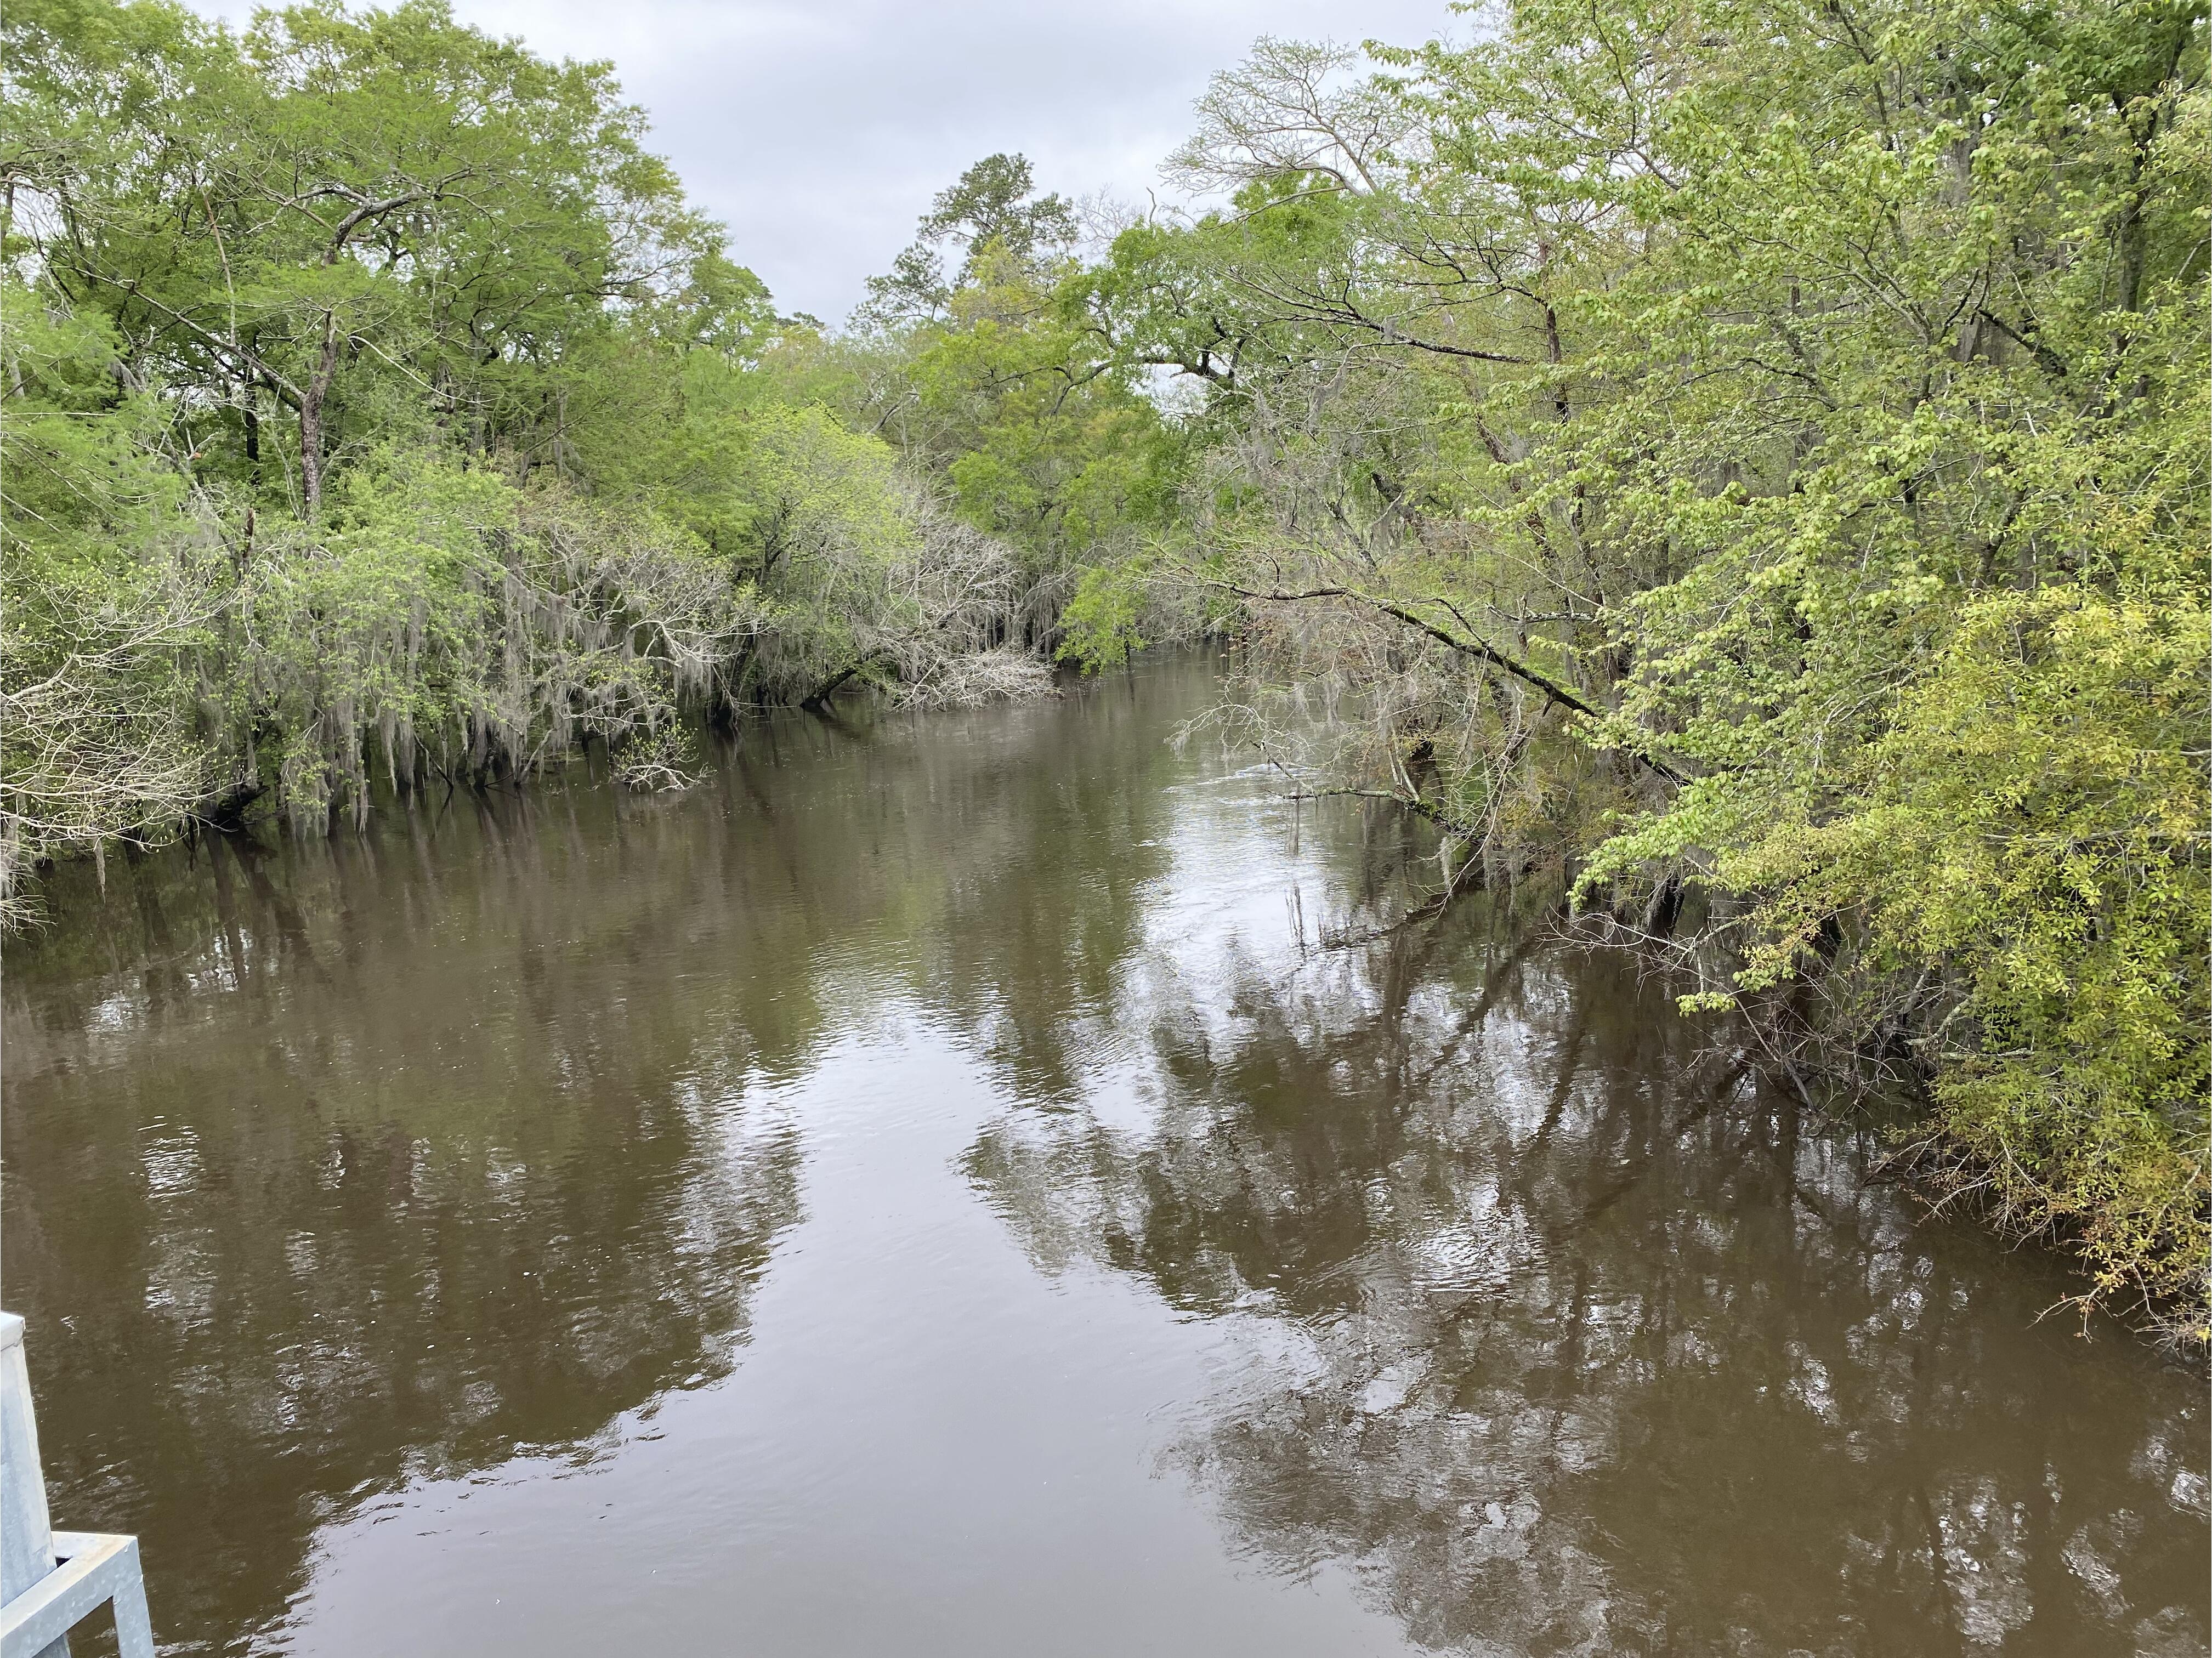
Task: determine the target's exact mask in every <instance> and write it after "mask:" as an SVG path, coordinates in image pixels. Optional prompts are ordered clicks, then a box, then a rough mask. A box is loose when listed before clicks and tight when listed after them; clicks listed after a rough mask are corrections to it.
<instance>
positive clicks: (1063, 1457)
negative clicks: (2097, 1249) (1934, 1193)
mask: <svg viewBox="0 0 2212 1658" xmlns="http://www.w3.org/2000/svg"><path fill="white" fill-rule="evenodd" d="M1212 688H1213V677H1212V668H1211V667H1210V666H1209V665H1207V664H1206V663H1204V662H1202V661H1195V660H1185V661H1181V662H1172V661H1170V662H1166V663H1162V664H1158V665H1153V666H1152V667H1151V668H1149V669H1147V670H1146V671H1143V672H1140V673H1139V674H1137V675H1134V676H1133V677H1127V678H1115V679H1110V680H1109V681H1106V682H1104V683H1098V684H1094V685H1091V686H1088V687H1085V688H1080V689H1078V690H1076V691H1075V692H1073V694H1072V695H1069V696H1067V697H1066V698H1065V699H1063V700H1062V701H1058V702H1055V703H1051V704H1045V705H1038V706H1030V707H1024V708H996V709H990V710H986V711H982V712H980V713H976V714H962V715H946V716H935V717H929V718H922V719H906V718H896V717H884V718H878V719H874V720H849V721H843V720H841V721H822V720H805V719H791V720H775V721H770V722H765V723H763V724H761V725H758V726H751V727H749V728H748V729H747V730H746V731H745V732H744V734H743V736H742V737H741V738H740V739H739V741H738V743H737V744H735V745H734V746H733V747H732V748H731V749H730V750H727V751H726V753H724V754H723V755H722V756H721V764H720V769H719V771H718V772H717V773H716V774H714V776H713V777H712V778H711V779H710V780H708V782H707V783H706V784H705V785H704V786H702V787H701V788H699V789H697V790H696V791H694V792H692V793H690V794H687V795H684V796H681V797H660V798H655V799H632V798H628V797H623V796H620V795H618V794H617V793H614V792H611V791H609V790H606V789H603V788H599V787H596V786H590V785H588V784H586V783H579V784H578V786H574V787H567V788H558V789H548V790H542V791H538V792H536V793H529V794H525V795H520V796H511V795H510V796H495V797H489V798H476V797H471V796H469V795H467V794H465V793H463V794H459V795H456V796H454V797H452V798H451V799H447V800H445V801H443V802H438V801H433V802H430V803H429V809H428V810H425V811H422V812H419V813H417V814H416V815H414V816H412V817H410V816H408V815H406V814H404V813H397V814H390V815H387V817H386V819H385V820H383V821H381V822H380V823H379V825H378V826H377V827H376V828H375V829H374V830H373V831H372V832H371V833H370V834H368V835H366V836H364V837H362V838H358V839H356V838H342V839H340V840H338V841H334V842H332V843H331V845H329V846H327V847H325V846H322V845H316V846H313V847H291V846H275V847H268V848H265V849H263V848H256V847H252V846H251V845H238V844H232V843H217V844H216V845H212V846H208V847H202V848H200V850H199V852H198V853H197V856H194V857H187V856H186V855H185V854H184V853H174V854H165V855H163V856H161V857H158V858H155V859H147V860H145V861H143V863H140V864H138V865H135V866H134V865H123V864H120V863H118V864H117V865H115V866H114V867H113V868H112V870H111V878H110V890H109V892H108V894H107V896H106V900H105V902H100V901H98V899H97V898H96V896H95V895H94V894H93V893H91V892H90V891H89V890H86V885H85V884H86V881H87V879H88V877H87V876H86V874H85V872H68V873H67V874H66V875H65V877H64V879H63V880H62V881H60V882H59V883H58V886H57V889H56V891H55V895H54V904H55V912H56V913H55V924H54V926H52V929H51V930H50V932H48V933H47V934H46V937H45V938H43V939H41V940H40V941H39V942H38V943H36V944H33V945H28V946H18V947H16V948H15V949H14V950H11V952H10V956H9V975H8V983H7V987H6V1000H5V1020H6V1025H5V1039H6V1044H7V1047H6V1059H7V1066H6V1078H5V1081H6V1091H5V1126H4V1142H0V1149H4V1152H5V1157H6V1181H5V1187H4V1191H0V1222H4V1253H3V1254H0V1262H3V1263H4V1271H5V1285H4V1290H5V1295H6V1297H7V1301H8V1304H9V1306H10V1307H11V1308H12V1309H16V1310H20V1311H21V1312H23V1313H25V1314H27V1315H28V1316H29V1319H30V1321H31V1324H30V1337H29V1340H30V1354H31V1361H32V1370H33V1382H34V1386H35V1388H36V1392H37V1396H38V1404H39V1410H40V1434H41V1438H42V1441H43V1444H44V1448H45V1453H46V1463H47V1469H48V1473H49V1479H50V1482H51V1485H52V1492H53V1506H54V1510H55V1513H56V1515H57V1519H58V1522H59V1523H63V1524H65V1525H69V1526H73V1527H80V1528H97V1529H112V1530H129V1531H135V1532H137V1533H140V1534H141V1536H142V1538H143V1544H144V1549H145V1558H146V1563H147V1571H148V1580H149V1591H150V1594H151V1597H152V1601H153V1606H154V1612H155V1624H156V1627H157V1630H158V1631H160V1632H161V1635H162V1636H163V1637H164V1639H165V1641H166V1642H167V1643H169V1649H170V1650H173V1651H178V1652H196V1653H197V1652H204V1653H217V1652H220V1653H256V1654H261V1653H269V1654H273V1653H297V1654H303V1655H305V1654H315V1655H334V1658H337V1655H343V1658H358V1655H370V1654H397V1653H408V1654H413V1653H457V1654H484V1655H501V1654H516V1655H521V1654H532V1655H568V1654H574V1655H585V1654H591V1655H598V1654H603V1653H606V1652H610V1651H621V1652H633V1651H634V1652H671V1653H676V1652H682V1653H695V1652H696V1653H732V1654H763V1655H768V1654H791V1655H816V1654H819V1655H847V1654H850V1655H862V1654H867V1655H874V1654H884V1653H898V1654H902V1655H908V1654H944V1655H955V1654H957V1655H963V1658H985V1655H1008V1658H1012V1655H1022V1658H1036V1655H1052V1654H1068V1655H1078V1654H1080V1655H1094V1654H1095V1655H1116V1658H1118V1655H1126V1654H1131V1653H1138V1652H1146V1653H1165V1654H1186V1653H1187V1654H1200V1655H1237V1654H1252V1655H1267V1658H1297V1655H1307V1654H1311V1655H1331V1658H1335V1655H1362V1654H1392V1653H1404V1652H1413V1651H1446V1652H1469V1653H1483V1654H1500V1655H1503V1654H1570V1653H1572V1654H1589V1655H1601V1654H1614V1653H1623V1654H1654V1655H1656V1654H1662V1653H1667V1654H1693V1653H1694V1654H1707V1653H1727V1654H1738V1655H1752V1654H1775V1655H1784V1654H1792V1653H1811V1654H1817V1655H1831V1654H1833V1655H1844V1654H1850V1655H1869V1658H1871V1655H1882V1658H1895V1655H1920V1654H1930V1655H1932V1654H1945V1655H1951V1654H1967V1653H1983V1652H1991V1653H1996V1652H2002V1653H2007V1654H2015V1653H2017V1654H2052V1655H2060V1654H2064V1655H2074V1654H2087V1653H2106V1652H2112V1653H2118V1652H2128V1651H2142V1652H2150V1653H2157V1654H2187V1653H2202V1652H2203V1651H2204V1649H2205V1643H2206V1639H2207V1602H2208V1589H2207V1582H2206V1570H2205V1563H2206V1558H2207V1550H2208V1536H2207V1528H2206V1481H2205V1478H2204V1474H2205V1468H2206V1461H2207V1444H2206V1420H2205V1412H2204V1411H2203V1394H2202V1387H2201V1383H2200V1382H2199V1380H2198V1379H2197V1378H2194V1377H2191V1376H2186V1375H2183V1374H2180V1373H2179V1372H2175V1371H2172V1370H2167V1369H2165V1368H2163V1367H2162V1366H2161V1365H2160V1363H2158V1362H2157V1361H2156V1360H2155V1359H2154V1357H2153V1356H2151V1355H2150V1354H2148V1353H2147V1352H2146V1351H2143V1350H2142V1349H2141V1348H2140V1347H2139V1346H2137V1345H2136V1344H2134V1343H2133V1342H2132V1341H2131V1340H2130V1339H2127V1338H2125V1337H2124V1336H2123V1335H2120V1334H2118V1333H2115V1332H2113V1331H2112V1330H2110V1329H2104V1328H2099V1329H2094V1330H2093V1331H2092V1332H2091V1335H2090V1338H2089V1339H2085V1338H2084V1337H2083V1336H2082V1335H2081V1333H2080V1329H2081V1327H2080V1324H2079V1322H2078V1321H2068V1320H2066V1319H2064V1318H2063V1317H2059V1318H2053V1319H2050V1320H2045V1321H2042V1322H2038V1321H2037V1317H2036V1315H2037V1314H2038V1313H2039V1311H2041V1310H2042V1309H2044V1308H2045V1307H2047V1306H2048V1305H2050V1304H2051V1303H2052V1302H2054V1301H2055V1300H2057V1298H2058V1297H2060V1296H2061V1295H2063V1293H2064V1292H2065V1290H2066V1287H2067V1286H2066V1284H2065V1282H2064V1280H2063V1278H2060V1277H2058V1276H2057V1274H2056V1273H2055V1272H2053V1270H2052V1269H2051V1266H2050V1264H2049V1263H2048V1262H2047V1261H2045V1260H2042V1259H2041V1258H2040V1257H2039V1256H2037V1255H2035V1254H2033V1253H2032V1252H2021V1253H2011V1254H2008V1253H2007V1252H2005V1251H2003V1250H2002V1249H2000V1248H1996V1246H1995V1245H1993V1244H1992V1243H1991V1242H1989V1241H1988V1240H1986V1239H1985V1238H1984V1237H1983V1236H1981V1235H1980V1234H1978V1232H1977V1231H1975V1230H1973V1229H1972V1227H1970V1226H1964V1225H1953V1224H1949V1223H1947V1222H1941V1221H1936V1222H1931V1221H1929V1220H1926V1219H1925V1218H1923V1217H1922V1216H1921V1215H1920V1214H1919V1213H1918V1212H1917V1210H1916V1209H1915V1208H1914V1207H1913V1206H1911V1204H1910V1203H1909V1202H1908V1201H1907V1200H1906V1199H1904V1198H1902V1197H1901V1196H1900V1195H1899V1194H1898V1193H1895V1192H1893V1191H1890V1190H1887V1189H1885V1188H1883V1187H1879V1186H1875V1187H1869V1186H1867V1185H1866V1184H1864V1183H1863V1181H1861V1179H1860V1178H1859V1173H1860V1170H1861V1169H1862V1168H1863V1165H1864V1151H1865V1148H1864V1147H1863V1146H1861V1145H1857V1144H1856V1143H1855V1142H1854V1141H1853V1140H1852V1139H1850V1138H1849V1137H1838V1136H1836V1135H1834V1134H1832V1133H1823V1132H1822V1130H1821V1128H1820V1126H1819V1125H1818V1124H1816V1123H1815V1122H1814V1121H1812V1120H1811V1119H1810V1118H1809V1117H1808V1116H1807V1115H1805V1114H1801V1113H1800V1111H1799V1110H1798V1109H1797V1108H1796V1107H1795V1106H1794V1105H1793V1104H1792V1102H1790V1100H1789V1099H1788V1098H1787V1097H1785V1096H1779V1095H1776V1094H1772V1093H1769V1092H1766V1091H1764V1090H1761V1089H1760V1088H1759V1087H1758V1086H1757V1085H1756V1084H1754V1083H1753V1081H1752V1080H1750V1079H1749V1078H1747V1075H1746V1073H1745V1068H1744V1067H1743V1066H1742V1065H1741V1063H1740V1062H1739V1061H1738V1060H1737V1059H1736V1056H1735V1046H1734V1044H1733V1043H1732V1042H1730V1040H1729V1032H1728V1031H1727V1030H1726V1029H1725V1028H1724V1027H1721V1026H1717V1025H1710V1024H1708V1025H1700V1024H1698V1023H1692V1022H1689V1021H1685V1020H1682V1019H1680V1018H1678V1017H1676V1016H1675V1015H1674V1012H1673V1011H1672V1009H1671V1005H1670V1003H1669V999H1668V990H1667V987H1665V986H1663V985H1660V984H1657V983H1655V982H1651V981H1648V980H1647V979H1646V978H1645V977H1644V975H1642V974H1641V973H1640V972H1639V970H1638V966H1637V964H1636V963H1634V962H1632V961H1629V960H1626V959H1624V958H1622V957H1618V956H1613V955H1607V954H1603V953H1595V954H1594V953H1590V952H1588V951H1585V950H1578V949H1576V948H1574V947H1572V946H1571V944H1568V943H1567V942H1565V940H1563V938H1561V936H1560V933H1559V928H1558V926H1556V924H1555V920H1554V918H1553V914H1552V913H1551V911H1550V910H1549V908H1548V907H1547V904H1546V902H1544V900H1543V898H1542V896H1541V895H1534V894H1524V895H1522V896H1520V897H1519V898H1517V899H1510V898H1494V899H1493V898H1489V897H1477V898H1475V899H1474V900H1472V901H1468V902H1462V903H1461V904H1459V905H1456V906H1455V907H1454V908H1453V909H1452V910H1451V911H1450V912H1449V914H1447V916H1446V918H1445V919H1444V920H1443V921H1441V922H1438V923H1437V924H1435V925H1432V926H1408V927H1401V928H1397V929H1395V930H1389V931H1380V932H1378V929H1383V928H1385V927H1386V926H1387V924H1388V923H1389V922H1390V921H1391V920H1393V919H1394V918H1395V917H1396V916H1398V915H1401V914H1403V913H1404V911H1405V909H1406V908H1407V905H1408V904H1409V903H1410V902H1414V901H1416V900H1418V899H1419V897H1420V896H1422V895H1423V894H1425V892H1426V891H1427V890H1429V887H1430V885H1431V883H1432V881H1433V878H1434V869H1433V865H1432V864H1431V862H1430V860H1429V851H1430V848H1429V847H1427V845H1426V844H1425V842H1424V841H1422V840H1421V839H1420V838H1419V835H1418V834H1417V833H1416V832H1415V831H1414V830H1413V829H1409V828H1408V827H1407V826H1406V825H1404V824H1402V823H1399V822H1397V821H1395V820H1394V819H1393V818H1391V817H1388V816H1385V815H1378V814H1376V812H1374V811H1372V810H1363V809H1361V808H1359V807H1358V806H1355V805H1352V804H1350V803H1322V804H1320V805H1316V804H1314V803H1308V804H1306V805H1304V806H1300V805H1297V804H1294V803H1292V802H1290V801H1287V800H1285V799H1283V798H1282V787H1281V782H1280V778H1279V775H1278V774H1273V773H1272V772H1271V771H1270V770H1269V769H1268V768H1265V767H1263V766H1260V765H1256V764H1255V763H1254V756H1250V755H1249V754H1248V755H1243V756H1239V755H1236V754H1225V753H1224V752H1222V751H1221V750H1220V749H1219V748H1218V745H1215V744H1212V743H1209V742H1206V741H1203V740H1201V741H1197V742H1193V743H1189V744H1184V745H1182V746H1181V747H1179V748H1178V747H1176V746H1175V745H1172V744H1170V742H1169V740H1168V739H1169V738H1170V735H1171V734H1172V732H1174V731H1175V729H1176V726H1177V725H1178V724H1179V723H1180V722H1181V721H1182V720H1185V719H1187V718H1188V716H1190V715H1191V714H1194V713H1196V712H1197V711H1199V710H1200V709H1201V708H1204V707H1205V706H1206V704H1207V702H1208V700H1209V699H1210V698H1211V697H1212V694H1213V689H1212ZM1369 934H1376V936H1371V937H1370V936H1365V935H1369Z"/></svg>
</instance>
